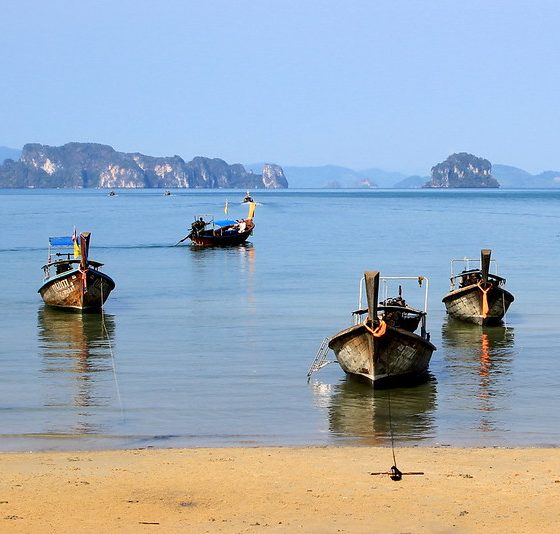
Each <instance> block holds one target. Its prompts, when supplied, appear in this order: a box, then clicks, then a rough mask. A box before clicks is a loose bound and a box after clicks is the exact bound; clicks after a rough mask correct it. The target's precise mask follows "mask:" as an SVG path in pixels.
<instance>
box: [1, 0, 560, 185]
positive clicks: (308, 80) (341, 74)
mask: <svg viewBox="0 0 560 534" xmlns="http://www.w3.org/2000/svg"><path fill="white" fill-rule="evenodd" d="M559 28H560V1H558V0H530V1H529V0H370V1H362V0H340V1H334V0H322V1H318V0H198V1H189V0H183V1H180V0H159V1H158V2H154V1H153V0H150V1H145V0H99V1H92V0H81V1H79V2H76V1H75V0H74V1H70V0H49V1H48V2H46V1H44V0H40V1H39V0H17V1H16V0H7V1H6V2H3V3H2V6H1V7H0V49H1V51H2V52H1V53H0V145H2V146H7V147H12V148H21V147H22V146H23V145H24V144H25V143H29V142H37V143H42V144H47V145H62V144H64V143H67V142H71V141H81V142H97V143H105V144H109V145H111V146H113V147H114V148H115V149H116V150H120V151H125V152H141V153H144V154H148V155H153V156H167V155H175V154H177V155H180V156H181V157H183V158H184V159H185V160H190V159H192V158H193V157H195V156H207V157H220V158H222V159H224V160H226V161H227V162H228V163H236V162H241V163H253V162H262V161H267V162H274V163H279V164H281V165H286V166H288V165H298V166H316V165H327V164H333V165H342V166H347V167H351V168H354V169H365V168H371V167H378V168H381V169H385V170H394V171H400V172H405V173H410V174H414V173H419V174H423V175H425V174H428V173H429V169H430V168H431V167H432V166H433V165H435V164H436V163H438V162H440V161H442V160H444V159H445V158H446V157H447V156H448V155H450V154H452V153H454V152H470V153H472V154H475V155H477V156H480V157H485V158H487V159H489V160H490V161H491V162H492V163H501V164H508V165H514V166H517V167H521V168H523V169H525V170H527V171H529V172H533V173H536V172H540V171H543V170H550V169H553V170H560V149H559V148H560V147H559V143H558V131H559V129H560V91H559V89H560V39H559V38H558V31H559Z"/></svg>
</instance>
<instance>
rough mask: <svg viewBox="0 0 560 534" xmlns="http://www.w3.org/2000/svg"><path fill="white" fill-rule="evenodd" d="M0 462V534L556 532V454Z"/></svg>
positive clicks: (148, 454)
mask: <svg viewBox="0 0 560 534" xmlns="http://www.w3.org/2000/svg"><path fill="white" fill-rule="evenodd" d="M396 455H397V456H396V457H397V465H398V467H399V469H400V470H401V471H403V472H407V471H421V472H423V473H424V474H423V475H410V476H406V475H405V476H404V477H403V479H402V480H401V481H399V482H395V481H392V480H391V479H390V478H389V477H388V476H387V475H372V474H371V473H372V472H378V471H386V470H388V469H390V467H391V466H392V456H391V450H390V449H387V448H372V447H356V448H354V447H324V448H231V449H230V448H224V449H163V450H162V449H149V450H145V449H144V450H127V451H103V452H76V453H68V452H53V453H13V454H12V453H5V454H2V455H0V462H1V464H2V471H1V473H2V475H1V479H0V531H2V532H34V533H43V532H176V531H184V532H321V533H322V532H395V533H404V532H541V533H542V532H557V531H558V524H560V504H559V503H560V449H494V448H486V449H457V448H405V449H398V450H397V451H396Z"/></svg>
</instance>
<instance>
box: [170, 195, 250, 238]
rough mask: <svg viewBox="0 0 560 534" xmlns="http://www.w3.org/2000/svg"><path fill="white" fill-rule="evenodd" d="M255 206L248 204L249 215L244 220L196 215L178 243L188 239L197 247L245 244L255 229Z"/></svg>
mask: <svg viewBox="0 0 560 534" xmlns="http://www.w3.org/2000/svg"><path fill="white" fill-rule="evenodd" d="M255 207H256V204H255V203H254V202H249V213H248V214H247V218H246V219H238V220H233V219H221V220H215V219H214V217H211V216H208V215H196V216H195V218H194V222H193V223H192V224H191V231H190V232H189V233H188V234H187V235H186V236H185V237H183V239H181V240H180V241H179V242H178V243H177V245H178V244H179V243H182V242H183V241H185V240H187V239H190V240H191V243H192V244H193V245H196V246H199V247H227V246H233V245H241V244H242V243H245V241H247V239H248V238H249V236H250V235H251V234H252V233H253V230H254V229H255V223H254V221H253V218H254V215H255Z"/></svg>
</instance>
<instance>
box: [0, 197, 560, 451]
mask: <svg viewBox="0 0 560 534" xmlns="http://www.w3.org/2000/svg"><path fill="white" fill-rule="evenodd" d="M172 193H173V194H172V195H171V196H164V195H163V192H162V191H157V190H147V191H131V190H121V191H118V194H117V196H114V197H109V196H107V192H106V191H98V190H85V191H66V190H46V191H39V190H26V191H21V190H17V191H8V190H3V191H0V229H1V230H0V303H1V306H0V325H1V330H0V332H1V344H0V365H1V370H0V421H1V428H0V450H50V449H86V448H87V449H97V448H124V447H149V446H155V447H175V446H237V445H241V446H243V445H250V446H252V445H333V444H334V445H337V444H364V445H366V444H368V445H387V444H389V443H390V428H391V426H392V428H393V431H394V436H395V441H396V444H397V445H398V444H402V445H436V444H440V445H445V444H448V445H458V446H461V445H463V446H474V445H482V446H491V445H500V446H515V445H530V446H545V445H546V446H558V444H560V410H559V408H560V387H559V379H560V372H559V368H560V366H559V362H560V335H559V331H560V327H559V324H560V307H559V306H558V300H559V295H558V286H557V283H556V282H557V278H558V259H559V254H558V247H559V245H560V191H507V190H504V191H480V190H470V191H397V190H395V191H389V190H379V191H362V190H356V191H266V192H260V191H255V192H254V196H255V200H256V201H257V202H258V206H257V212H256V218H255V222H256V231H255V233H254V235H253V237H252V238H251V240H250V241H251V242H250V244H248V245H247V246H242V247H237V248H232V249H221V250H220V249H208V250H193V249H191V248H190V246H179V247H175V246H173V245H174V244H175V243H176V242H177V241H178V240H179V239H180V238H182V237H183V236H184V235H185V234H186V233H187V231H188V229H189V226H190V223H191V221H192V220H193V216H194V215H195V214H206V213H208V214H215V215H216V216H218V217H222V216H223V205H224V201H225V200H226V199H227V200H228V201H229V205H230V216H232V217H234V218H238V217H241V216H242V215H244V214H245V213H246V206H245V205H242V204H241V203H240V201H241V200H242V198H243V194H244V192H242V191H223V190H222V191H212V192H209V191H185V190H177V191H173V192H172ZM74 225H75V226H76V227H77V228H78V230H80V231H86V230H88V231H91V232H92V243H91V254H90V255H91V257H92V258H93V259H96V260H98V261H101V262H104V263H105V267H104V270H105V272H106V273H107V274H109V275H110V276H111V277H112V278H113V279H114V280H115V282H116V289H115V291H114V292H113V293H112V294H111V296H110V298H109V300H108V302H107V304H106V307H105V314H104V315H103V316H101V315H91V314H88V315H81V314H72V313H63V312H58V311H56V310H51V309H47V308H45V307H44V306H43V304H42V301H41V298H40V296H39V294H38V293H37V289H38V288H39V286H40V285H41V282H42V270H41V267H42V265H43V264H44V263H45V260H46V256H47V238H48V236H55V235H68V234H70V233H71V232H72V229H73V227H74ZM481 248H491V249H492V251H493V257H494V258H495V259H496V260H497V262H498V269H499V273H500V274H501V275H502V276H505V277H506V278H507V288H508V289H509V290H510V291H511V292H512V293H513V294H514V295H515V298H516V300H515V302H514V303H513V305H512V306H511V308H510V311H509V312H508V315H507V318H506V319H507V324H506V327H496V328H486V329H482V328H480V327H475V326H469V325H462V324H455V323H452V322H449V321H448V320H447V318H446V315H445V310H444V306H443V304H442V303H441V298H442V296H443V295H444V294H445V293H446V291H447V290H448V287H449V271H450V260H451V258H463V257H465V256H467V257H475V258H476V257H478V256H479V254H480V249H481ZM364 270H379V271H381V273H382V275H393V276H397V275H400V276H417V275H423V276H426V277H428V278H429V282H430V286H429V287H430V294H429V321H428V329H429V330H430V331H431V336H432V337H431V339H432V342H433V343H434V344H435V345H436V346H437V351H436V352H435V353H434V355H433V358H432V362H431V365H430V370H431V374H432V375H433V380H431V381H430V382H428V383H426V384H424V385H421V386H418V387H414V388H407V389H404V388H401V389H394V390H390V391H375V392H374V391H372V390H371V389H369V388H368V387H367V386H365V385H361V384H354V383H352V382H349V381H348V380H347V379H346V378H345V375H344V373H343V372H342V370H341V369H340V368H339V367H338V365H336V364H333V365H330V366H328V367H326V368H324V369H323V370H321V371H320V372H319V373H317V374H315V375H313V377H312V379H311V381H310V383H307V381H306V373H307V369H308V367H309V365H310V363H311V361H312V359H313V357H314V356H315V353H316V351H317V349H318V348H319V345H320V343H321V341H322V339H323V338H324V337H325V336H329V335H332V334H334V333H336V332H337V331H339V330H341V329H343V328H345V327H346V326H349V325H350V320H351V317H350V313H351V311H352V310H354V309H356V306H357V298H358V294H357V293H358V284H359V280H360V277H361V276H362V273H363V271H364ZM416 289H417V288H415V287H413V286H412V287H410V288H409V287H408V286H407V287H405V297H408V298H407V300H409V301H410V302H411V303H412V304H414V303H419V302H418V301H415V300H414V299H415V298H416V295H417V293H415V291H416ZM409 290H410V294H409V293H408V292H409Z"/></svg>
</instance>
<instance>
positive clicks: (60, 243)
mask: <svg viewBox="0 0 560 534" xmlns="http://www.w3.org/2000/svg"><path fill="white" fill-rule="evenodd" d="M49 244H50V245H51V246H53V247H66V246H68V247H71V246H72V245H73V244H74V241H72V237H71V236H69V235H68V236H63V237H49Z"/></svg>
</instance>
